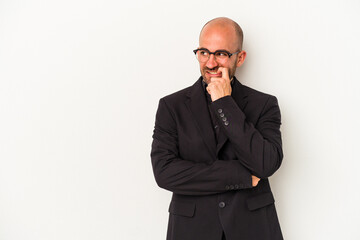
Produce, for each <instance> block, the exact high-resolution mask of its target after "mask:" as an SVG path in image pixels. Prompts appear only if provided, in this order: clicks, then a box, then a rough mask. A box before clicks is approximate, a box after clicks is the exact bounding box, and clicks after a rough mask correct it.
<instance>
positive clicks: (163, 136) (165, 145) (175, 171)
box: [151, 98, 252, 195]
mask: <svg viewBox="0 0 360 240" xmlns="http://www.w3.org/2000/svg"><path fill="white" fill-rule="evenodd" d="M178 146H179V139H178V134H177V123H176V120H175V118H174V116H173V115H172V114H171V112H170V109H169V108H168V107H167V104H166V102H165V100H164V99H163V98H162V99H160V101H159V106H158V110H157V113H156V119H155V128H154V133H153V142H152V149H151V161H152V167H153V171H154V175H155V180H156V182H157V184H158V185H159V187H161V188H164V189H167V190H169V191H172V192H174V193H177V194H184V195H209V194H215V193H220V192H225V191H229V190H238V189H245V188H251V187H252V178H251V174H250V172H249V170H248V169H246V168H245V167H244V166H242V164H241V163H240V162H239V161H238V160H228V161H223V160H215V161H213V162H212V163H211V164H208V163H203V162H196V161H190V160H188V159H182V158H181V156H179V150H178V149H179V148H178Z"/></svg>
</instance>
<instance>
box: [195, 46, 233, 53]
mask: <svg viewBox="0 0 360 240" xmlns="http://www.w3.org/2000/svg"><path fill="white" fill-rule="evenodd" d="M198 50H207V51H209V52H210V50H209V49H207V48H203V47H202V48H199V49H198ZM214 52H229V51H228V50H226V49H217V50H215V51H214Z"/></svg>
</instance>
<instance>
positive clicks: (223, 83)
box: [206, 67, 231, 102]
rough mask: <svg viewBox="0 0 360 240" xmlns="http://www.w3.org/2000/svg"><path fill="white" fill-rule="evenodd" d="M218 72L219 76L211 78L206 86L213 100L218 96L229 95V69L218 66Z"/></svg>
mask: <svg viewBox="0 0 360 240" xmlns="http://www.w3.org/2000/svg"><path fill="white" fill-rule="evenodd" d="M218 72H221V73H222V75H221V77H217V78H211V79H210V83H209V84H208V86H207V88H206V90H207V91H208V93H209V94H210V96H211V100H212V101H213V102H214V101H216V100H218V99H219V98H222V97H225V96H230V95H231V85H230V78H229V69H227V68H223V67H219V69H218Z"/></svg>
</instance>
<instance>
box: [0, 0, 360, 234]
mask: <svg viewBox="0 0 360 240" xmlns="http://www.w3.org/2000/svg"><path fill="white" fill-rule="evenodd" d="M359 12H360V2H359V1H357V0H347V1H346V0H344V1H340V0H338V1H335V0H327V1H314V0H303V1H288V0H283V1H239V0H237V1H210V0H206V1H188V2H184V1H145V0H144V1H126V2H122V1H115V0H114V1H108V0H106V1H104V0H102V1H94V0H90V1H89V0H87V1H85V0H75V1H74V0H65V1H46V0H33V1H25V0H0V239H1V240H24V239H26V240H33V239H34V240H35V239H36V240H38V239H39V240H49V239H54V240H55V239H56V240H64V239H67V240H72V239H74V240H95V239H101V240H103V239H106V240H113V239H124V240H125V239H126V240H132V239H139V240H144V239H154V240H159V239H165V235H166V227H167V218H168V212H167V210H168V204H169V200H170V197H171V193H170V192H167V191H165V190H163V189H160V188H158V186H157V185H156V183H155V181H154V178H153V173H152V168H151V162H150V148H151V141H152V138H151V137H152V131H153V127H154V120H155V112H156V109H157V104H158V100H159V99H160V98H161V97H163V96H165V95H167V94H170V93H172V92H175V91H177V90H180V89H182V88H185V87H187V86H190V85H192V84H193V83H194V82H195V81H196V80H197V78H198V77H199V67H198V63H197V61H196V59H195V57H194V55H193V53H192V50H193V49H195V48H196V47H197V46H198V34H199V31H200V29H201V27H202V26H203V24H204V23H205V22H207V21H208V20H210V19H212V18H215V17H219V16H227V17H230V18H232V19H234V20H235V21H237V22H238V23H239V24H240V25H241V26H242V28H243V30H244V33H245V42H244V49H245V50H246V51H247V53H248V56H247V59H246V62H245V64H244V65H243V66H242V67H241V68H240V69H239V70H238V73H237V77H238V79H239V80H240V81H241V82H242V83H243V84H245V85H248V86H250V87H253V88H256V89H258V90H260V91H263V92H267V93H271V94H273V95H275V96H277V97H278V100H279V104H280V108H281V111H282V122H283V124H282V133H283V147H284V154H285V157H284V160H283V165H282V166H281V168H280V170H279V171H278V172H276V173H275V175H274V176H272V177H271V178H270V181H271V184H272V189H273V191H274V194H275V198H276V206H277V210H278V215H279V219H280V223H281V226H282V231H283V234H284V237H285V239H290V240H313V239H314V240H318V239H347V240H349V239H360V231H359V223H360V208H359V203H360V180H359V177H358V172H359V167H360V164H359V160H358V159H359V157H358V156H357V155H356V154H355V151H356V150H357V149H358V148H359V134H360V131H359V106H358V105H359V102H360V97H359V81H360V71H359V66H360V61H359V56H360V44H359V43H360V27H359V22H360V15H359Z"/></svg>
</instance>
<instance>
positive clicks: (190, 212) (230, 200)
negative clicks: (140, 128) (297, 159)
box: [151, 18, 283, 240]
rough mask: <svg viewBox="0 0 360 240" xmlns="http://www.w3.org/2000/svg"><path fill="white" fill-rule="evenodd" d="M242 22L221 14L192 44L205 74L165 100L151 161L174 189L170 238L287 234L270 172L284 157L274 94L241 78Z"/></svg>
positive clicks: (249, 239) (247, 239) (269, 238)
mask: <svg viewBox="0 0 360 240" xmlns="http://www.w3.org/2000/svg"><path fill="white" fill-rule="evenodd" d="M242 41H243V33H242V30H241V28H240V26H239V25H238V24H237V23H235V22H234V21H232V20H231V19H228V18H216V19H213V20H211V21H209V22H208V23H207V24H205V26H204V27H203V29H202V31H201V33H200V38H199V47H198V48H197V49H196V50H194V53H195V54H196V56H197V59H198V61H199V64H200V71H201V77H200V79H199V80H197V81H196V82H195V84H194V85H193V86H191V87H188V88H185V89H183V90H181V91H178V92H176V93H173V94H171V95H168V96H166V97H164V98H162V99H160V102H159V106H158V110H157V114H156V120H155V129H154V134H153V143H152V150H151V160H152V166H153V171H154V175H155V179H156V182H157V184H158V185H159V186H160V187H162V188H164V189H167V190H169V191H172V192H173V196H172V200H171V203H170V207H169V213H170V215H169V225H168V232H167V239H168V240H221V239H226V240H279V239H283V237H282V234H281V230H280V225H279V222H278V218H277V214H276V210H275V205H274V198H273V195H272V192H271V189H270V185H269V180H268V177H269V176H271V175H272V174H273V173H274V172H275V171H276V170H277V169H278V168H279V167H280V164H281V161H282V158H283V154H282V143H281V133H280V124H281V120H280V110H279V106H278V103H277V99H276V98H275V97H274V96H271V95H268V94H264V93H261V92H258V91H256V90H253V89H251V88H249V87H246V86H244V85H242V84H241V83H240V82H239V81H238V80H237V79H236V78H235V70H236V68H237V67H240V66H241V65H242V64H243V63H244V60H245V57H246V52H245V51H243V50H242Z"/></svg>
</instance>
